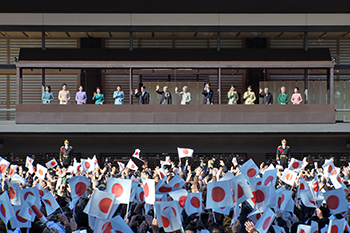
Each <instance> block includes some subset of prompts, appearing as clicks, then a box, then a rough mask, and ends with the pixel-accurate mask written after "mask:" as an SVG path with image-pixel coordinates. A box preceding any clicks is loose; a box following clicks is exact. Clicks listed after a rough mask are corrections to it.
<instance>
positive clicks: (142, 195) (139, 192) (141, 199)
mask: <svg viewBox="0 0 350 233" xmlns="http://www.w3.org/2000/svg"><path fill="white" fill-rule="evenodd" d="M136 200H137V202H138V203H143V202H145V192H144V191H143V188H142V187H137V194H136Z"/></svg>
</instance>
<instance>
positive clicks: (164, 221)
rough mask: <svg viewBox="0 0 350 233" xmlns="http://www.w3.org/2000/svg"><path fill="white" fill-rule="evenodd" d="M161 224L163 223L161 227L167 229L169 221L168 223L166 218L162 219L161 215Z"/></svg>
mask: <svg viewBox="0 0 350 233" xmlns="http://www.w3.org/2000/svg"><path fill="white" fill-rule="evenodd" d="M162 222H163V227H164V228H167V227H169V225H170V221H169V219H168V218H167V217H164V216H163V215H162Z"/></svg>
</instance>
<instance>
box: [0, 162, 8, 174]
mask: <svg viewBox="0 0 350 233" xmlns="http://www.w3.org/2000/svg"><path fill="white" fill-rule="evenodd" d="M9 166H10V162H9V161H7V160H6V159H1V160H0V177H1V178H4V177H5V175H6V171H7V168H8V167H9Z"/></svg>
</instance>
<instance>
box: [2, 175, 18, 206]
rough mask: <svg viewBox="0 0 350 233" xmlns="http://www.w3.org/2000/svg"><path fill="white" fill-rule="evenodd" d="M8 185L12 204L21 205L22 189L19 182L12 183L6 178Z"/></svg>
mask: <svg viewBox="0 0 350 233" xmlns="http://www.w3.org/2000/svg"><path fill="white" fill-rule="evenodd" d="M6 182H7V186H8V194H9V198H10V201H11V204H12V205H21V194H20V191H21V189H20V188H19V183H11V182H9V181H8V180H6Z"/></svg>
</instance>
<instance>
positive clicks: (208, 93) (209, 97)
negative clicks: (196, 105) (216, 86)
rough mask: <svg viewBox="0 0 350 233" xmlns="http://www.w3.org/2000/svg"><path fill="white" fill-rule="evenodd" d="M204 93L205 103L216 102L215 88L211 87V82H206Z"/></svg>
mask: <svg viewBox="0 0 350 233" xmlns="http://www.w3.org/2000/svg"><path fill="white" fill-rule="evenodd" d="M202 95H204V98H203V104H211V105H213V104H214V93H213V90H212V89H210V83H205V84H204V90H203V91H202Z"/></svg>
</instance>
